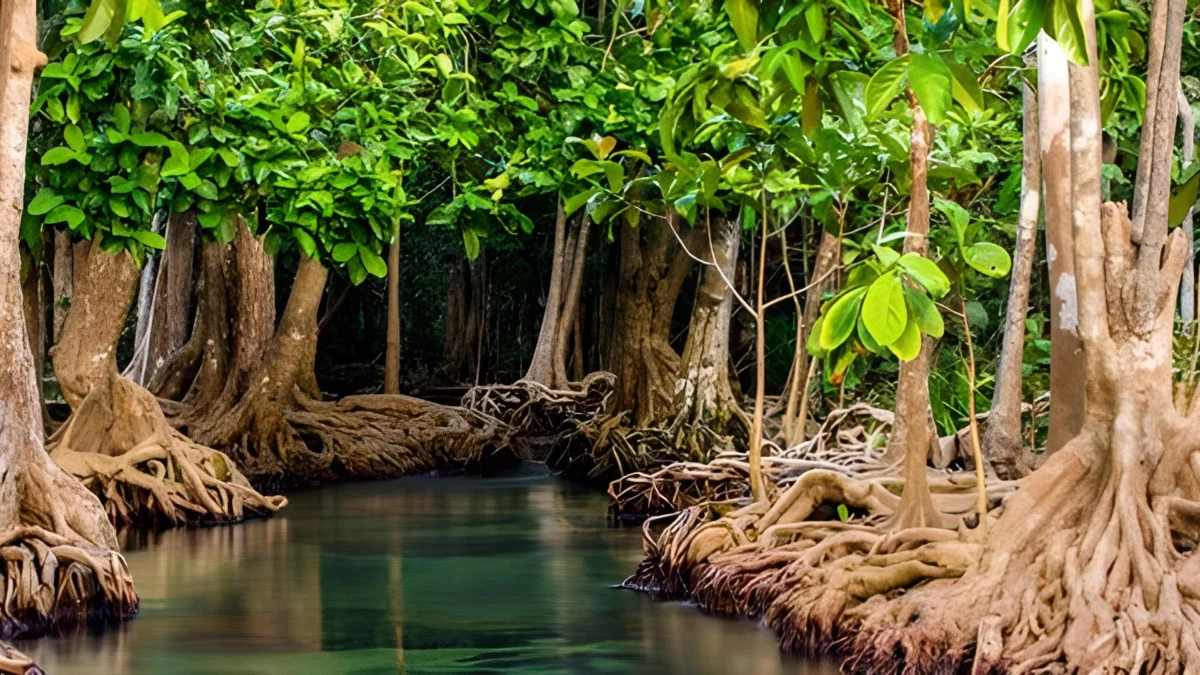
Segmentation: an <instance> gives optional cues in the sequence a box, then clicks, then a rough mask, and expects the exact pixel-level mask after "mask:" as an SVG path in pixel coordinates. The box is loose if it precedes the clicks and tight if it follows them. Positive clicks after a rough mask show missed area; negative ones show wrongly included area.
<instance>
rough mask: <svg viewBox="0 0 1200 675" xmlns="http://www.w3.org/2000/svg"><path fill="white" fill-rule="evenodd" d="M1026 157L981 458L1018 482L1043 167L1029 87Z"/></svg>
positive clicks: (1023, 458) (1025, 467)
mask: <svg viewBox="0 0 1200 675" xmlns="http://www.w3.org/2000/svg"><path fill="white" fill-rule="evenodd" d="M1024 96H1025V102H1024V109H1025V110H1024V112H1025V114H1024V123H1023V133H1024V156H1023V159H1022V164H1021V210H1020V216H1019V222H1018V224H1017V244H1016V249H1015V250H1014V251H1013V267H1012V280H1011V282H1010V284H1009V292H1008V313H1007V315H1006V319H1005V324H1004V342H1003V346H1002V347H1001V350H1000V363H999V365H998V366H997V368H996V387H995V393H994V394H993V396H992V409H991V412H990V413H989V415H988V420H987V432H986V433H985V435H984V437H983V452H984V455H985V456H986V458H987V460H988V461H989V462H990V463H991V465H992V468H993V469H994V470H995V472H996V474H997V475H998V476H1000V477H1001V478H1005V479H1010V478H1019V477H1021V476H1023V475H1025V474H1027V473H1029V471H1030V470H1031V469H1032V468H1033V467H1032V466H1030V465H1029V464H1030V462H1029V457H1028V456H1027V454H1026V452H1025V442H1024V434H1023V433H1022V430H1021V429H1022V427H1021V379H1022V364H1023V357H1024V352H1025V315H1026V313H1027V312H1028V310H1029V285H1030V277H1031V275H1032V272H1033V255H1034V249H1035V248H1036V243H1037V228H1038V212H1039V208H1040V205H1041V162H1040V159H1041V158H1040V156H1039V155H1040V151H1039V148H1040V144H1039V142H1038V107H1037V106H1038V104H1037V97H1036V93H1035V92H1034V91H1033V89H1032V88H1030V86H1029V85H1028V84H1026V85H1025V90H1024Z"/></svg>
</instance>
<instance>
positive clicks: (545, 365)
mask: <svg viewBox="0 0 1200 675" xmlns="http://www.w3.org/2000/svg"><path fill="white" fill-rule="evenodd" d="M590 229H591V219H590V218H588V217H587V215H586V214H584V213H580V214H579V215H577V216H575V217H572V218H567V216H566V215H565V214H564V213H563V208H562V204H561V203H560V204H559V205H558V212H557V214H556V215H555V221H554V254H553V260H552V261H551V265H552V267H551V270H550V288H549V290H548V292H547V294H546V309H545V311H544V313H543V314H542V326H541V328H540V329H539V331H538V341H537V345H536V346H535V347H534V351H533V360H532V361H530V363H529V370H528V371H527V372H526V373H525V378H524V379H526V380H529V381H531V382H537V383H538V384H541V385H542V386H544V387H547V388H548V389H559V390H561V389H566V388H567V387H568V386H569V383H570V378H569V377H568V376H567V348H568V346H569V344H570V342H569V340H570V337H571V335H572V332H573V329H574V325H575V321H576V320H577V318H578V316H577V315H578V311H579V295H580V292H581V290H582V288H583V272H584V266H585V264H586V262H587V245H588V234H589V231H590Z"/></svg>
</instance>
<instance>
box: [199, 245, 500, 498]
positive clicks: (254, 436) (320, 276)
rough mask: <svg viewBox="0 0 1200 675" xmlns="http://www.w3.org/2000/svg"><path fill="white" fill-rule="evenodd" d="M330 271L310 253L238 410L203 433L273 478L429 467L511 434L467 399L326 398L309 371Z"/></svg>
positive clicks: (463, 457)
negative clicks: (456, 402)
mask: <svg viewBox="0 0 1200 675" xmlns="http://www.w3.org/2000/svg"><path fill="white" fill-rule="evenodd" d="M327 275H328V272H327V270H326V269H325V267H324V266H323V265H321V263H320V262H318V261H316V260H313V259H311V258H307V257H304V258H302V259H301V261H300V265H299V267H298V269H297V271H296V278H295V281H294V282H293V284H292V291H291V294H290V295H289V296H288V302H287V306H286V308H285V309H284V313H283V316H282V317H281V319H280V322H279V326H278V328H276V330H275V334H274V337H273V338H272V339H271V341H270V345H269V347H268V348H267V351H266V354H265V356H264V358H263V360H262V363H261V364H260V366H259V367H258V368H257V369H256V370H255V371H254V374H253V375H251V376H250V377H249V378H248V379H247V382H246V388H245V389H244V391H243V392H242V394H241V398H240V400H239V402H238V403H237V405H236V406H235V407H234V408H233V409H232V410H231V411H229V412H228V413H227V414H224V415H222V416H221V417H220V418H208V419H206V420H204V424H203V425H199V424H196V425H193V426H192V427H191V430H192V432H193V433H194V435H195V436H196V438H197V439H199V440H201V441H203V442H204V443H207V444H210V445H212V446H213V447H218V448H221V449H224V450H226V451H227V452H228V453H229V454H230V456H232V457H233V458H234V459H235V460H236V461H237V463H238V465H239V466H240V467H242V469H243V470H244V471H246V473H247V474H248V475H250V476H251V477H253V478H254V479H255V480H256V481H258V482H260V483H270V484H272V485H295V484H312V483H317V482H322V481H329V480H344V479H365V478H384V477H394V476H400V475H406V474H412V473H420V472H423V471H429V470H431V469H434V468H438V467H440V466H445V465H454V464H462V463H465V462H467V461H469V460H472V459H477V458H478V457H479V455H480V453H482V452H484V451H485V450H486V449H487V448H489V447H492V446H494V445H497V444H499V443H502V441H503V439H502V438H501V436H502V434H503V429H502V428H501V427H500V425H497V424H496V423H495V422H494V420H491V419H490V418H485V417H483V416H481V415H478V414H475V413H472V412H470V411H467V410H464V409H461V408H451V407H446V406H440V405H437V404H433V403H429V402H427V401H421V400H418V399H413V398H408V397H405V396H388V395H384V396H352V397H348V398H345V399H342V400H341V401H338V402H336V403H325V402H321V401H319V400H316V399H315V397H314V396H313V395H312V392H311V390H310V386H311V384H310V383H309V380H311V379H312V378H313V360H314V358H315V354H316V348H315V347H316V339H317V319H316V315H317V310H318V308H319V306H320V304H321V297H322V295H323V294H324V291H325V280H326V277H327ZM234 361H235V362H236V361H237V357H236V355H235V358H234Z"/></svg>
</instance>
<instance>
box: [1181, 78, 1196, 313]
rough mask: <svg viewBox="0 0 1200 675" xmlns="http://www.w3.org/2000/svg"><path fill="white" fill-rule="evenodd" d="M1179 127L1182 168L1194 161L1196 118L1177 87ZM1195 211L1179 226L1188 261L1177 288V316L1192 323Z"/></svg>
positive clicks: (1194, 297) (1193, 311)
mask: <svg viewBox="0 0 1200 675" xmlns="http://www.w3.org/2000/svg"><path fill="white" fill-rule="evenodd" d="M1178 105H1179V126H1180V128H1181V129H1182V131H1183V134H1182V136H1183V143H1182V148H1181V149H1182V153H1181V155H1182V159H1183V166H1185V167H1186V166H1188V165H1189V164H1191V163H1192V161H1193V160H1194V159H1196V117H1195V115H1193V114H1192V104H1191V103H1189V102H1188V100H1187V96H1185V95H1184V93H1183V87H1182V86H1181V87H1179V103H1178ZM1194 215H1195V211H1194V210H1193V209H1188V212H1187V215H1186V216H1184V217H1183V223H1181V224H1180V226H1179V227H1180V229H1181V230H1183V234H1184V236H1185V237H1187V243H1188V249H1187V250H1188V259H1187V264H1186V265H1184V267H1183V280H1182V281H1181V282H1180V286H1179V316H1180V318H1182V319H1183V320H1184V321H1194V320H1195V319H1196V253H1195V251H1196V244H1195V242H1194V241H1193V239H1194V236H1195V232H1193V230H1192V228H1193V227H1194V225H1193V216H1194Z"/></svg>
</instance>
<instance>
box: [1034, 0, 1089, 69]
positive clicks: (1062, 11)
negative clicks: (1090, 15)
mask: <svg viewBox="0 0 1200 675" xmlns="http://www.w3.org/2000/svg"><path fill="white" fill-rule="evenodd" d="M1042 28H1043V30H1045V31H1046V32H1047V33H1050V34H1052V35H1053V37H1054V40H1055V41H1056V42H1058V44H1059V46H1060V47H1062V49H1063V51H1064V52H1065V53H1066V55H1067V58H1069V59H1071V60H1072V61H1074V62H1075V63H1077V64H1079V65H1083V66H1086V65H1087V64H1088V53H1087V35H1086V33H1085V32H1084V29H1083V20H1082V19H1081V18H1080V17H1079V4H1078V0H1047V3H1046V16H1045V19H1044V20H1043V24H1042Z"/></svg>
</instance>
